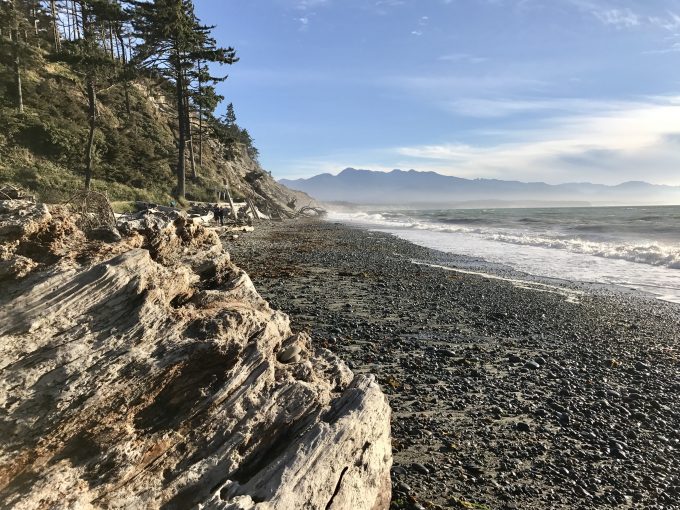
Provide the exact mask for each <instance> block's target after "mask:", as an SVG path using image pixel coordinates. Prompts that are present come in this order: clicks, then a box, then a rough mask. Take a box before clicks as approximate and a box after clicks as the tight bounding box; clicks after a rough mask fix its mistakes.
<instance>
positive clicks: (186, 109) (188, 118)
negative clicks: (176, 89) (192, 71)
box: [184, 77, 198, 180]
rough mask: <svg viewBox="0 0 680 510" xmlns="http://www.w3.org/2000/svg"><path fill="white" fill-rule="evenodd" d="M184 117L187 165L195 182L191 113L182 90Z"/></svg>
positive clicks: (196, 176) (196, 175) (187, 100)
mask: <svg viewBox="0 0 680 510" xmlns="http://www.w3.org/2000/svg"><path fill="white" fill-rule="evenodd" d="M185 78H186V77H185ZM185 83H186V81H185ZM184 116H185V120H186V136H187V143H188V144H189V164H190V167H191V178H192V179H194V180H195V179H196V178H198V174H197V173H196V158H195V157H194V137H193V134H192V132H191V112H190V110H189V93H188V91H187V89H184Z"/></svg>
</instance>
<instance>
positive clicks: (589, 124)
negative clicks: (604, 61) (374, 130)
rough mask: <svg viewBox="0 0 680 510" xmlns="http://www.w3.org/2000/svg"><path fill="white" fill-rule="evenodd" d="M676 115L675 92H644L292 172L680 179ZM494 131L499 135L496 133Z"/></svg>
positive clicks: (679, 112)
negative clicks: (476, 137) (477, 135)
mask: <svg viewBox="0 0 680 510" xmlns="http://www.w3.org/2000/svg"><path fill="white" fill-rule="evenodd" d="M570 101H572V100H567V101H566V102H570ZM574 101H577V100H574ZM558 102H559V100H558ZM584 105H585V103H584ZM678 118H680V97H656V98H647V99H645V100H641V101H636V102H629V103H625V104H624V103H620V102H612V103H608V102H606V101H602V102H600V103H597V104H596V103H593V104H592V107H591V108H590V110H589V111H584V112H580V113H574V114H564V115H558V116H555V117H553V118H550V119H548V120H545V121H544V122H542V123H540V125H534V126H531V127H526V128H525V129H513V130H507V131H505V132H502V131H496V132H495V133H494V136H493V138H494V140H495V141H494V142H493V143H488V144H484V143H482V142H479V143H475V144H472V143H461V142H456V141H451V142H448V143H434V144H424V145H412V146H399V147H392V148H383V149H379V150H378V149H374V150H370V151H357V150H346V151H342V152H336V153H334V154H329V155H327V156H325V157H317V158H314V159H308V160H302V161H296V162H295V163H294V165H291V170H290V175H294V176H296V177H302V176H310V175H314V174H317V173H320V172H330V173H337V172H339V171H340V170H342V169H343V168H345V167H348V166H353V167H355V168H367V169H372V170H378V171H389V170H392V169H394V168H401V169H410V168H414V169H416V170H422V171H426V170H431V171H436V172H439V173H442V174H448V175H456V176H460V177H468V178H479V177H485V178H499V179H519V180H523V181H531V182H533V181H543V182H549V183H552V184H557V183H563V182H579V181H590V182H600V183H604V184H618V183H621V182H624V181H628V180H639V179H640V178H641V177H643V178H644V180H647V181H649V182H654V183H660V184H680V175H679V174H678V172H677V168H678V167H679V166H680V127H679V126H678V122H677V119H678ZM499 135H500V136H501V137H502V138H503V139H502V140H498V136H499ZM293 169H294V170H293Z"/></svg>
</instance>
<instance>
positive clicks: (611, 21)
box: [592, 8, 641, 28]
mask: <svg viewBox="0 0 680 510" xmlns="http://www.w3.org/2000/svg"><path fill="white" fill-rule="evenodd" d="M592 12H593V15H594V16H595V17H596V18H597V19H599V20H600V21H601V22H602V23H604V24H605V25H612V26H614V27H616V28H632V27H637V26H639V25H640V23H641V21H640V17H639V16H638V15H637V14H635V13H634V12H633V11H632V10H631V9H628V8H625V9H594V10H593V11H592Z"/></svg>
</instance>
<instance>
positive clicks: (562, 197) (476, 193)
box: [279, 168, 680, 205]
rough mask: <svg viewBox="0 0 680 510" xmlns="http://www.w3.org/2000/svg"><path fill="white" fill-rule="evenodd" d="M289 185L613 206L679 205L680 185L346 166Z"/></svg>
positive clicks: (347, 193)
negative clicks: (514, 178)
mask: <svg viewBox="0 0 680 510" xmlns="http://www.w3.org/2000/svg"><path fill="white" fill-rule="evenodd" d="M279 182H280V183H281V184H283V185H285V186H287V187H289V188H292V189H296V190H299V191H304V192H306V193H308V194H310V195H312V196H313V197H314V198H316V199H318V200H322V201H326V202H335V201H340V202H348V203H352V204H376V205H382V204H395V203H400V204H419V205H422V204H424V203H432V204H443V203H451V202H462V203H465V202H467V203H470V202H474V201H489V200H491V201H505V202H508V201H510V202H517V201H527V202H534V203H535V202H589V203H598V204H602V203H608V204H623V203H629V204H677V203H680V186H668V185H657V184H649V183H646V182H642V181H628V182H624V183H621V184H618V185H615V186H608V185H604V184H592V183H588V182H585V183H565V184H557V185H554V184H547V183H544V182H520V181H504V180H499V179H464V178H461V177H454V176H446V175H442V174H438V173H436V172H419V171H416V170H408V171H403V170H392V171H391V172H376V171H372V170H357V169H354V168H346V169H345V170H343V171H342V172H340V173H339V174H338V175H332V174H328V173H325V174H320V175H316V176H314V177H310V178H308V179H295V180H290V179H281V180H279Z"/></svg>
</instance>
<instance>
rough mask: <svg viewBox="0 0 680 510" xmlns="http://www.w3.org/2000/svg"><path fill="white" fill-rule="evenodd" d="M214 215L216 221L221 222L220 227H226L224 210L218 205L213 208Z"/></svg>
mask: <svg viewBox="0 0 680 510" xmlns="http://www.w3.org/2000/svg"><path fill="white" fill-rule="evenodd" d="M213 214H214V215H215V221H218V220H219V222H220V225H224V210H223V209H222V208H221V207H220V206H218V205H217V204H215V206H214V207H213Z"/></svg>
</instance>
